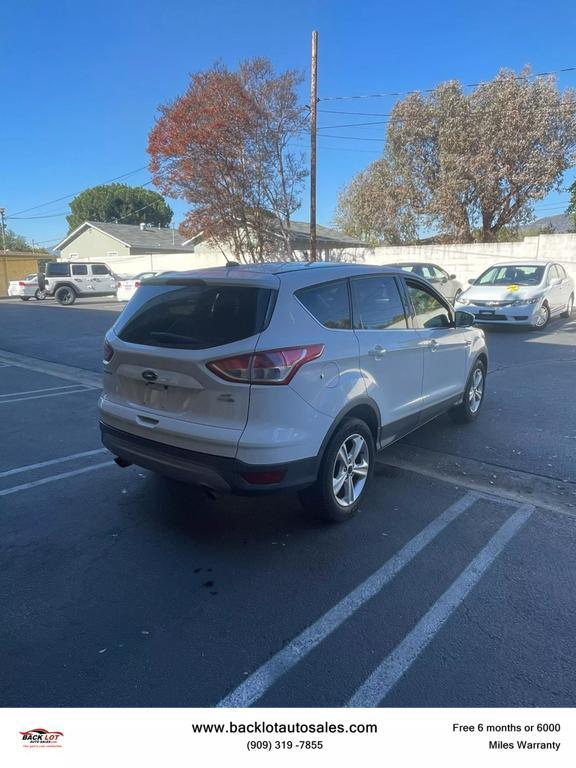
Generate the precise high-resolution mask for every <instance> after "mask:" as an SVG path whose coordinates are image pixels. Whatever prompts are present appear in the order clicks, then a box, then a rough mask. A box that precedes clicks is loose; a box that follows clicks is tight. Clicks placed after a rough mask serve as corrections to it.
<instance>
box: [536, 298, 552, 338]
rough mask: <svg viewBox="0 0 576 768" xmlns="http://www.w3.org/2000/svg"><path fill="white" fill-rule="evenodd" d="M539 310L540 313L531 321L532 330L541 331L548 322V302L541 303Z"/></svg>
mask: <svg viewBox="0 0 576 768" xmlns="http://www.w3.org/2000/svg"><path fill="white" fill-rule="evenodd" d="M540 311H541V312H542V315H541V316H540V317H539V318H538V320H537V321H536V322H535V323H532V330H533V331H543V330H544V329H545V328H546V326H547V325H548V323H549V322H550V307H549V306H548V304H546V303H544V304H542V306H541V307H540Z"/></svg>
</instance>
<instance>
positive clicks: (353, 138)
mask: <svg viewBox="0 0 576 768" xmlns="http://www.w3.org/2000/svg"><path fill="white" fill-rule="evenodd" d="M322 138H324V139H347V140H348V139H350V140H351V141H380V142H383V141H384V136H381V137H380V138H379V139H377V138H374V137H372V136H335V135H334V134H332V133H323V134H322Z"/></svg>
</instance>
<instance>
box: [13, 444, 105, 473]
mask: <svg viewBox="0 0 576 768" xmlns="http://www.w3.org/2000/svg"><path fill="white" fill-rule="evenodd" d="M100 453H107V449H106V448H96V449H95V450H93V451H82V453H72V454H71V455H70V456H62V457H61V458H59V459H49V460H48V461H39V462H38V463H37V464H26V466H24V467H15V468H14V469H7V470H5V471H4V472H0V478H1V477H9V475H19V474H20V473H22V472H33V471H34V470H36V469H43V468H44V467H51V466H53V465H54V464H62V463H63V462H64V461H74V460H75V459H85V458H87V457H88V456H97V455H98V454H100Z"/></svg>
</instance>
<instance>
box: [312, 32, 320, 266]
mask: <svg viewBox="0 0 576 768" xmlns="http://www.w3.org/2000/svg"><path fill="white" fill-rule="evenodd" d="M317 104H318V32H312V66H311V76H310V261H316V106H317Z"/></svg>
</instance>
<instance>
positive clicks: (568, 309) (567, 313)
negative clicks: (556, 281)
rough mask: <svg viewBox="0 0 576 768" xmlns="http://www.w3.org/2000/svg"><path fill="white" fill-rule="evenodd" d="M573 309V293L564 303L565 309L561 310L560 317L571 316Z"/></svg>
mask: <svg viewBox="0 0 576 768" xmlns="http://www.w3.org/2000/svg"><path fill="white" fill-rule="evenodd" d="M573 309H574V294H572V295H571V296H570V298H569V299H568V304H566V309H565V310H564V312H562V314H561V315H560V317H572V310H573Z"/></svg>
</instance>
